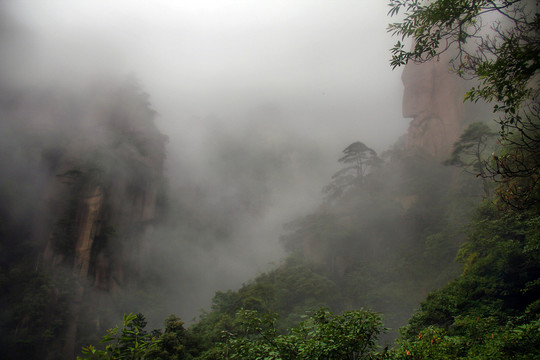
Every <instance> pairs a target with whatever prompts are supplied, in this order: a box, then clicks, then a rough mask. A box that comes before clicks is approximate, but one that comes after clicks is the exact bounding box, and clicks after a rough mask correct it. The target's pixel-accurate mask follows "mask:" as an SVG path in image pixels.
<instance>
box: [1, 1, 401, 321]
mask: <svg viewBox="0 0 540 360" xmlns="http://www.w3.org/2000/svg"><path fill="white" fill-rule="evenodd" d="M1 6H2V12H3V15H2V18H3V19H5V22H4V25H3V26H2V32H3V33H2V34H1V38H2V43H3V44H2V45H1V46H2V54H1V55H0V57H1V65H0V70H1V75H2V77H1V78H2V79H3V82H4V84H9V86H12V87H16V88H18V89H20V90H21V91H31V90H32V89H47V88H51V89H58V90H61V91H67V92H70V91H74V90H81V89H84V88H85V87H86V86H87V85H88V84H91V83H93V82H95V81H97V80H98V79H122V78H124V77H125V76H127V75H129V74H134V76H135V77H136V78H137V79H138V81H139V82H140V84H141V85H142V88H143V90H144V91H145V92H147V93H148V94H149V95H150V102H151V104H152V106H153V108H154V109H155V110H156V112H157V114H158V115H157V118H156V122H157V126H158V128H159V129H160V131H161V132H162V133H163V134H165V135H167V136H168V138H169V142H168V144H167V160H166V174H165V176H166V178H167V181H168V186H169V193H170V199H169V203H170V213H169V215H168V218H167V221H166V223H165V224H164V225H162V226H161V227H158V228H157V229H156V230H155V234H154V235H153V243H151V244H150V245H149V246H150V248H151V249H150V250H148V251H149V252H148V254H149V255H148V257H147V258H146V260H145V261H146V263H145V264H144V266H145V267H146V268H150V269H155V270H156V272H158V273H159V274H160V276H162V277H164V278H165V280H164V284H165V286H166V292H167V293H168V294H169V295H170V299H167V300H166V301H165V305H164V306H165V308H166V309H165V311H166V312H174V313H177V314H178V315H180V316H181V317H182V318H184V319H186V320H189V319H190V318H192V317H193V316H195V315H196V314H197V310H198V309H199V308H203V307H208V306H209V304H210V300H211V296H212V294H213V293H214V292H215V291H216V290H226V289H230V288H236V287H238V286H240V285H241V284H242V283H243V282H245V281H247V280H249V279H250V278H253V277H254V276H255V275H257V274H258V273H260V272H262V271H265V270H268V269H270V268H271V267H272V266H273V265H272V264H273V263H274V264H275V263H279V260H280V258H282V257H283V256H284V250H283V248H282V244H281V243H280V242H279V237H280V233H281V232H282V225H283V224H284V223H286V222H289V221H291V220H293V219H294V218H296V217H298V216H301V215H302V214H305V213H306V212H307V211H309V210H310V209H313V208H315V207H316V206H317V205H318V204H319V203H320V201H321V199H322V194H321V189H322V187H323V186H324V185H325V184H327V183H328V182H329V181H330V177H331V175H332V174H333V173H334V172H335V171H336V170H337V169H338V168H339V166H338V163H337V159H338V158H339V157H340V153H341V150H343V149H344V148H345V147H346V146H347V145H349V144H350V143H352V142H354V141H362V142H364V143H365V144H366V145H368V146H369V147H372V148H373V149H375V150H376V151H377V152H382V151H384V150H385V149H387V148H388V147H389V146H391V145H392V144H393V143H394V142H395V141H396V140H397V139H398V137H399V136H401V135H402V134H404V133H405V132H406V129H407V126H408V124H407V121H406V120H405V119H403V118H402V115H401V97H402V91H403V90H402V86H401V79H400V75H401V73H400V71H392V70H391V68H390V66H389V58H390V55H389V49H390V48H391V46H392V44H393V41H394V40H393V39H391V37H390V35H389V34H387V33H386V27H387V24H388V22H389V21H390V19H389V18H388V17H387V11H388V6H387V5H386V2H384V1H379V0H370V1H313V0H309V1H307V0H306V1H300V0H297V1H275V0H272V1H262V0H261V1H195V0H192V1H152V2H143V1H118V0H110V1H106V2H105V1H103V2H101V1H80V0H71V1H39V2H36V1H22V0H17V1H4V2H3V3H1ZM35 131H36V132H37V131H38V129H37V128H36V130H35ZM185 214H198V215H197V216H200V217H205V216H207V217H208V219H209V221H210V220H212V221H214V222H213V223H212V224H210V225H209V226H208V228H211V229H214V230H215V229H219V230H220V231H210V230H209V231H208V232H204V231H203V232H200V231H194V230H193V228H192V226H191V224H189V221H188V220H186V218H175V216H184V215H185ZM221 230H223V231H221ZM219 234H221V235H222V236H220V235H219Z"/></svg>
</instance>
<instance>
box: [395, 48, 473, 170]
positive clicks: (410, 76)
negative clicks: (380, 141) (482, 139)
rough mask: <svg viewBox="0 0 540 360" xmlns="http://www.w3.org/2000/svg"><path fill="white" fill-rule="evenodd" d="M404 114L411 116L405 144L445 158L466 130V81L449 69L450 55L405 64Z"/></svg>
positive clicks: (407, 116)
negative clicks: (464, 103)
mask: <svg viewBox="0 0 540 360" xmlns="http://www.w3.org/2000/svg"><path fill="white" fill-rule="evenodd" d="M402 80H403V85H404V93H403V116H404V117H406V118H412V121H411V123H410V125H409V130H408V133H407V142H406V147H407V148H408V149H413V148H420V149H423V150H424V151H426V152H427V153H428V154H430V155H432V156H434V157H436V158H438V159H440V160H442V159H444V158H446V157H447V156H448V155H449V154H450V152H451V151H452V146H453V144H454V142H455V141H456V140H457V139H458V137H459V135H460V134H461V131H462V130H463V122H464V118H463V113H464V105H463V96H464V93H465V91H464V89H465V88H464V85H463V80H461V79H460V78H459V77H458V76H457V75H455V74H454V73H452V72H451V71H450V69H449V64H448V58H447V57H446V56H441V57H440V58H437V59H434V60H432V61H429V62H426V63H422V64H415V63H409V64H407V66H405V69H404V71H403V75H402Z"/></svg>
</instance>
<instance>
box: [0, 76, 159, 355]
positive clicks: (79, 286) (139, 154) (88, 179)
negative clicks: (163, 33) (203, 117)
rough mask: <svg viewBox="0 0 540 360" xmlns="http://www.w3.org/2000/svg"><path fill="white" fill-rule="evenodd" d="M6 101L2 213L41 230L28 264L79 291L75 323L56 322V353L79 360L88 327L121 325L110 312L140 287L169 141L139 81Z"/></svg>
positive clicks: (5, 92) (0, 160) (2, 106)
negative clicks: (141, 260) (110, 317)
mask: <svg viewBox="0 0 540 360" xmlns="http://www.w3.org/2000/svg"><path fill="white" fill-rule="evenodd" d="M0 95H1V96H0V114H2V116H3V119H5V121H3V122H2V124H1V125H0V130H2V131H0V135H1V139H2V142H0V145H1V146H0V148H1V149H2V150H3V151H2V156H0V166H1V168H2V170H3V172H4V173H6V174H8V176H6V177H5V180H3V181H2V182H0V185H2V189H0V190H2V191H0V196H1V197H2V200H3V203H2V204H0V205H1V206H0V210H2V211H3V212H5V213H10V214H13V215H12V217H13V218H14V219H15V220H17V221H18V222H20V223H21V224H25V227H30V228H31V229H30V230H29V231H28V233H29V234H30V235H31V236H32V239H31V240H27V239H24V240H25V241H28V242H29V243H30V242H31V243H32V249H37V250H33V251H35V252H36V253H32V254H30V253H28V254H25V256H26V257H27V258H25V259H21V260H20V261H21V262H31V261H36V260H34V257H35V258H38V260H37V262H38V266H37V267H36V268H39V269H43V270H44V272H46V273H47V274H48V275H50V277H51V278H55V279H56V280H58V282H59V283H63V284H71V285H69V286H71V287H70V288H69V290H68V293H69V297H70V299H71V304H72V305H71V308H70V309H69V320H68V323H62V324H61V325H55V326H57V328H58V329H62V330H55V331H57V333H55V339H56V340H55V341H56V342H59V344H55V346H54V348H56V349H58V348H60V347H61V348H63V349H64V350H63V354H64V358H66V359H67V358H70V359H72V358H73V357H74V355H75V354H74V351H76V350H77V349H80V345H82V344H79V343H78V342H77V339H78V338H79V333H80V328H81V323H82V322H84V321H86V323H85V325H84V327H86V328H89V327H91V326H92V324H97V325H95V327H96V328H95V329H94V331H96V332H99V333H102V332H103V331H104V330H105V329H104V328H99V327H101V326H102V327H107V326H110V325H111V324H107V322H106V321H104V320H106V319H105V318H106V317H107V315H106V312H104V311H103V310H102V309H103V308H105V307H106V306H105V305H107V306H109V307H110V306H111V304H114V302H115V299H116V298H117V297H119V296H120V295H121V293H122V292H123V291H124V289H126V288H128V287H132V288H136V287H137V285H138V282H139V279H140V274H139V273H138V269H137V262H138V259H139V257H141V256H144V254H141V249H143V248H148V247H149V246H150V245H149V242H150V241H151V231H152V228H153V227H154V225H155V223H156V222H157V221H159V219H160V217H161V211H162V208H163V207H161V206H160V204H161V203H162V200H163V196H164V194H163V191H164V190H163V184H164V178H163V163H164V159H165V144H166V141H167V138H166V136H164V135H163V134H161V133H160V131H159V130H158V129H157V128H156V126H155V123H154V117H155V112H154V111H153V110H152V108H151V106H150V104H149V102H148V95H146V94H145V93H144V92H143V91H142V90H141V89H140V87H139V86H138V85H137V83H136V82H135V81H134V80H133V79H128V80H126V81H125V82H123V83H120V84H118V83H113V82H98V83H96V84H94V85H93V86H90V87H89V88H87V89H84V90H81V89H78V90H77V91H73V92H72V93H69V94H68V93H65V92H62V91H60V90H58V91H52V90H50V89H45V90H35V91H25V92H20V93H17V92H15V91H13V90H11V89H2V91H0ZM12 194H13V195H12ZM15 220H13V221H15ZM9 221H12V220H11V219H10V220H9ZM28 237H29V236H28ZM8 240H9V241H12V242H13V244H17V241H18V242H21V241H22V239H16V238H14V239H11V238H10V239H7V240H6V241H8ZM5 248H6V249H10V248H11V247H9V246H6V247H5ZM38 251H39V252H40V253H39V254H37V252H38ZM56 280H55V281H56ZM66 286H68V285H66ZM102 305H103V306H102ZM89 311H95V312H96V313H95V314H94V313H91V314H90V313H89ZM104 314H105V315H104ZM109 315H110V313H109ZM89 318H90V321H88V319H89ZM89 324H90V325H89ZM60 331H61V332H62V333H60ZM88 332H89V330H87V333H88ZM60 343H61V344H60ZM51 348H53V347H51ZM57 355H58V352H57V353H56V354H55V356H57ZM44 357H45V358H47V356H46V355H45V356H44Z"/></svg>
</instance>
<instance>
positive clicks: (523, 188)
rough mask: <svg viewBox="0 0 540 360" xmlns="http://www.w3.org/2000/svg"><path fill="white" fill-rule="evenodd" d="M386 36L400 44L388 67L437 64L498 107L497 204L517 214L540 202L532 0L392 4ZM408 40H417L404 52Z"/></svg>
mask: <svg viewBox="0 0 540 360" xmlns="http://www.w3.org/2000/svg"><path fill="white" fill-rule="evenodd" d="M389 5H390V11H389V14H390V15H391V16H395V15H398V14H400V13H402V12H404V14H403V15H404V18H403V20H402V21H401V22H397V23H392V24H390V25H389V27H388V31H389V32H390V33H392V34H393V35H395V36H399V37H400V38H401V39H400V40H399V41H398V42H397V43H396V44H395V45H394V47H393V48H392V50H391V52H392V59H391V66H392V67H393V68H396V67H398V66H402V65H406V64H407V63H409V62H416V63H422V62H426V61H431V60H433V59H436V60H438V59H439V56H440V55H441V54H443V53H446V54H447V55H448V56H449V57H450V66H451V68H452V69H453V70H454V71H455V72H456V73H457V74H458V75H459V76H461V77H463V78H468V79H474V80H475V85H474V86H473V87H472V88H471V89H470V90H469V91H468V92H467V94H466V95H465V100H469V101H473V102H477V101H478V100H483V101H486V102H491V103H493V104H494V105H493V111H494V112H495V113H497V114H498V115H499V117H498V122H499V124H500V142H501V145H502V148H503V151H502V152H501V153H500V154H497V155H495V157H494V165H493V166H492V167H490V168H489V174H487V175H488V176H490V177H492V178H493V179H494V180H495V181H496V182H499V183H502V184H503V186H502V191H499V194H500V195H501V196H500V198H501V199H502V200H503V201H504V202H505V203H507V204H509V205H510V206H512V207H514V208H526V207H530V206H533V205H536V204H538V203H539V202H540V190H539V189H538V188H539V184H540V120H539V119H540V93H539V80H540V79H539V76H538V72H539V69H540V36H539V34H540V13H539V11H538V6H539V5H538V2H537V1H527V0H464V1H454V0H435V1H430V2H423V1H419V0H390V2H389ZM405 39H410V40H412V43H413V45H412V48H411V50H406V49H405V46H406V44H405V43H404V41H405Z"/></svg>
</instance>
